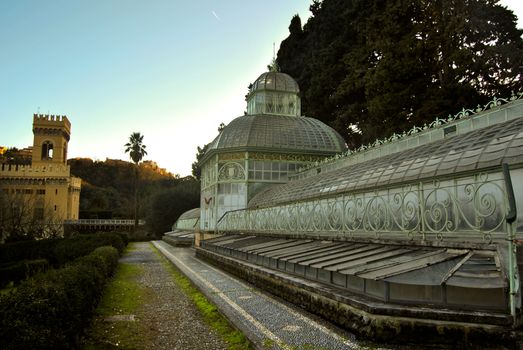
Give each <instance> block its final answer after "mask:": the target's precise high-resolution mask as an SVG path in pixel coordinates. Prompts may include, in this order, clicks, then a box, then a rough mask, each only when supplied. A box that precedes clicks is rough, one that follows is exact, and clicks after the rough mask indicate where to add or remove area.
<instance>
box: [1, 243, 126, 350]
mask: <svg viewBox="0 0 523 350" xmlns="http://www.w3.org/2000/svg"><path fill="white" fill-rule="evenodd" d="M118 258H119V254H118V251H117V250H116V249H115V248H113V247H100V248H97V249H96V250H94V251H93V252H92V253H91V254H89V255H87V256H84V257H81V258H78V259H76V260H75V261H74V262H73V263H71V264H69V265H67V266H66V267H64V268H61V269H57V270H49V271H47V272H45V273H42V274H38V275H36V276H35V277H34V278H30V279H28V280H26V281H24V282H23V283H21V284H20V286H19V287H18V288H17V290H16V291H14V292H11V293H8V294H7V295H4V296H1V297H0V348H1V349H6V350H9V349H71V348H75V347H77V346H78V342H79V338H80V336H81V334H82V331H83V329H84V328H85V327H86V326H87V325H88V323H89V320H90V318H91V317H92V314H93V311H94V309H95V307H96V305H97V303H98V301H99V299H100V296H101V294H102V291H103V287H104V284H105V282H106V281H107V279H108V278H109V277H110V276H111V275H112V273H113V272H114V270H115V268H116V266H117V264H118Z"/></svg>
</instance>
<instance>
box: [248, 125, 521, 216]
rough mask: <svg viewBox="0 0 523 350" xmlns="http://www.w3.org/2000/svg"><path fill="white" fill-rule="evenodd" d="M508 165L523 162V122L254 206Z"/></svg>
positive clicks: (287, 190) (266, 194) (399, 156)
mask: <svg viewBox="0 0 523 350" xmlns="http://www.w3.org/2000/svg"><path fill="white" fill-rule="evenodd" d="M503 162H507V163H509V164H515V163H523V118H517V119H513V120H510V121H507V122H504V123H500V124H496V125H492V126H490V127H488V128H484V129H479V130H475V131H471V132H469V133H467V134H464V135H463V134H462V135H457V136H453V137H449V138H445V139H441V140H438V141H435V142H432V143H430V144H426V145H422V146H419V147H416V148H411V149H407V150H405V151H402V152H398V153H394V154H391V155H387V156H384V157H381V158H377V159H373V160H369V161H366V162H363V163H358V164H354V165H349V166H346V167H343V168H340V169H337V170H333V171H330V172H324V173H320V174H318V175H315V176H310V177H307V178H304V179H301V180H295V181H291V182H289V183H287V184H283V185H275V186H271V187H268V188H267V189H265V190H264V191H262V192H260V193H259V194H257V195H256V196H255V197H254V198H253V199H252V200H251V201H250V202H249V207H251V208H252V207H266V206H273V205H277V204H283V203H292V202H295V201H300V200H306V199H312V198H319V197H321V196H323V195H328V194H332V193H342V192H348V191H354V190H363V189H369V188H373V187H377V186H388V185H392V184H399V183H402V182H403V183H404V182H409V181H419V180H421V179H427V178H431V177H433V176H443V175H452V174H454V173H459V172H464V171H470V170H480V169H483V168H486V167H492V166H499V167H500V168H501V164H502V163H503ZM334 188H335V189H336V190H335V191H333V189H334Z"/></svg>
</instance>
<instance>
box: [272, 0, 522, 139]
mask: <svg viewBox="0 0 523 350" xmlns="http://www.w3.org/2000/svg"><path fill="white" fill-rule="evenodd" d="M498 2H499V1H497V0H460V1H457V0H411V1H403V0H387V1H386V0H324V1H322V2H320V1H314V2H313V4H312V5H311V7H310V9H311V12H312V17H311V18H310V19H309V20H308V21H307V23H306V24H305V26H304V27H303V30H302V31H299V30H297V28H298V26H297V25H296V19H295V17H293V19H292V20H291V26H290V27H289V30H290V34H289V36H288V37H287V38H286V39H285V40H284V41H283V42H282V44H281V46H280V50H279V52H278V64H279V66H280V68H281V71H282V72H286V73H289V74H290V75H292V76H293V77H294V78H295V79H297V81H298V83H299V84H300V89H301V96H302V110H303V112H304V114H305V115H308V116H312V117H315V118H318V119H320V120H322V121H324V122H326V123H327V124H330V125H331V126H333V127H334V128H335V129H336V130H337V131H338V132H340V133H341V134H342V135H343V136H344V137H345V138H346V140H347V142H348V144H349V145H351V146H353V147H354V146H357V145H359V144H361V143H367V142H371V141H373V140H375V139H376V138H382V137H385V136H389V135H390V134H392V133H393V132H401V131H404V130H407V129H409V128H411V127H412V126H414V125H423V124H424V123H426V122H430V121H432V120H434V119H435V118H436V117H446V116H447V115H448V114H451V113H455V112H456V111H458V110H460V109H461V108H462V107H474V106H475V105H477V104H483V103H486V102H487V101H488V100H490V99H491V98H492V97H493V96H509V95H510V93H511V91H517V90H520V89H521V88H522V85H523V84H522V80H521V77H522V74H523V65H522V64H521V62H523V39H522V33H523V31H521V30H518V29H517V28H516V17H515V16H514V14H513V13H512V12H511V11H510V10H508V9H506V8H504V7H503V6H501V5H499V4H498ZM291 28H292V30H291Z"/></svg>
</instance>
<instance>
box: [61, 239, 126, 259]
mask: <svg viewBox="0 0 523 350" xmlns="http://www.w3.org/2000/svg"><path fill="white" fill-rule="evenodd" d="M102 246H113V247H114V248H116V249H117V250H118V252H119V253H120V254H121V253H122V252H123V250H124V249H125V244H124V242H123V240H122V238H121V237H120V235H118V234H116V233H96V234H93V235H81V236H77V237H73V238H70V239H64V240H61V241H60V242H58V243H57V244H56V247H55V248H54V250H53V253H54V256H53V260H54V262H55V263H56V264H57V265H58V266H63V265H64V264H65V263H67V262H68V261H72V260H74V259H77V258H79V257H81V256H84V255H87V254H89V253H90V252H92V251H93V250H95V249H96V248H98V247H102Z"/></svg>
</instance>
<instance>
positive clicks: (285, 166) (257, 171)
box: [249, 160, 302, 182]
mask: <svg viewBox="0 0 523 350" xmlns="http://www.w3.org/2000/svg"><path fill="white" fill-rule="evenodd" d="M300 165H302V163H288V162H274V161H272V162H271V161H265V160H250V161H249V180H255V181H271V182H287V178H288V175H289V173H294V172H295V171H296V170H297V169H298V167H299V166H300Z"/></svg>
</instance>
